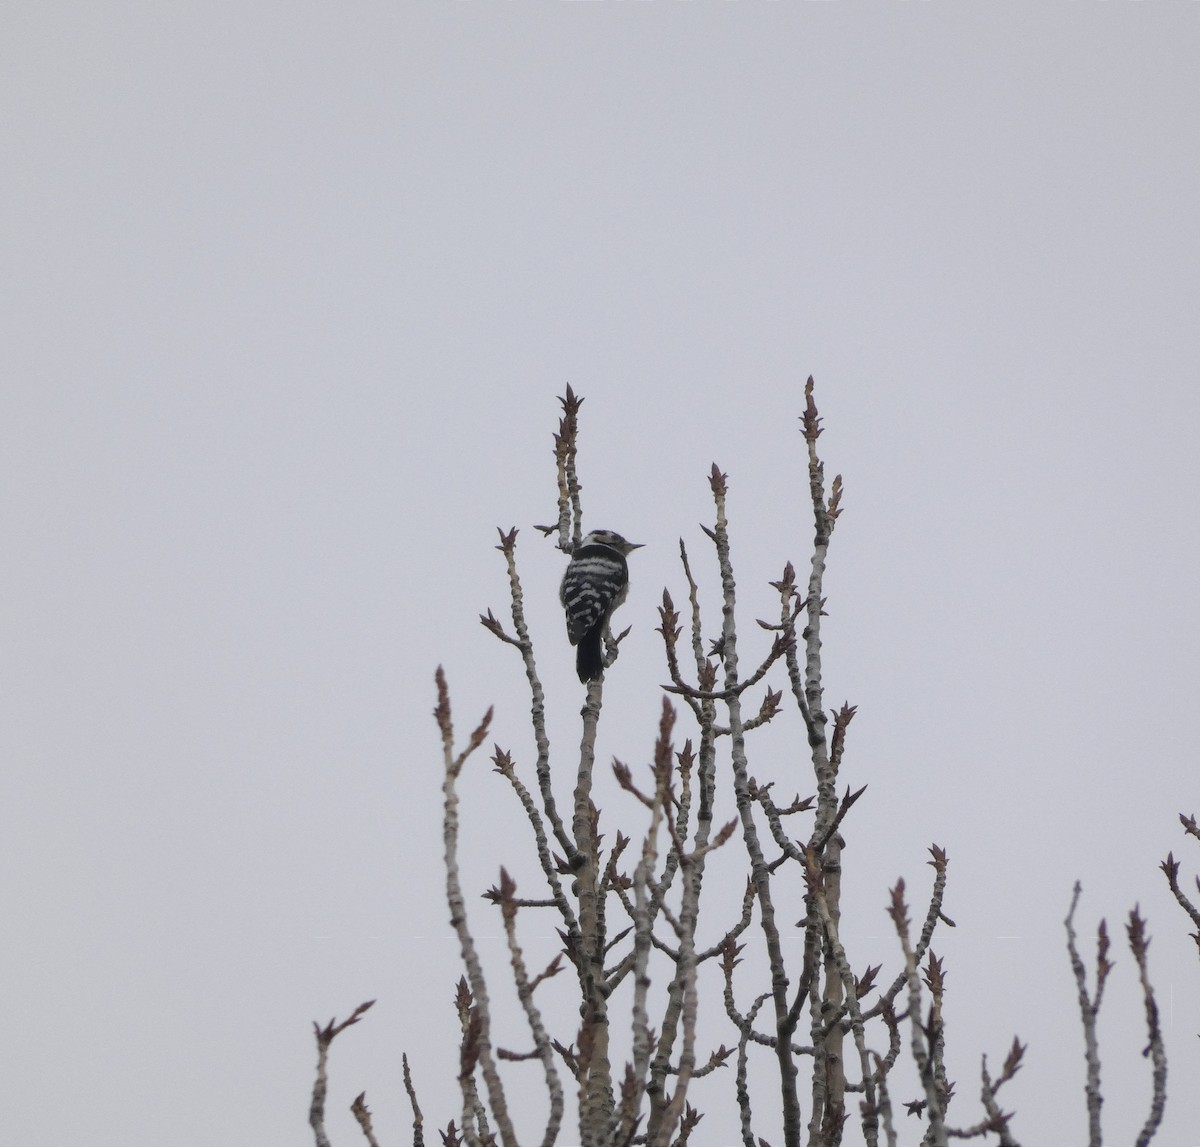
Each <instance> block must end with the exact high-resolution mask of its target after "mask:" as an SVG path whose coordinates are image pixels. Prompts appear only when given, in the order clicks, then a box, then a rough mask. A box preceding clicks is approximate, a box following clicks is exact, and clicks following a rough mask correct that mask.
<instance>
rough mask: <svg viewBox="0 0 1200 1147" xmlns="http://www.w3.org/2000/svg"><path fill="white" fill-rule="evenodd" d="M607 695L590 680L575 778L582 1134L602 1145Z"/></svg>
mask: <svg viewBox="0 0 1200 1147" xmlns="http://www.w3.org/2000/svg"><path fill="white" fill-rule="evenodd" d="M603 698H604V682H603V679H602V678H601V679H598V680H595V681H589V682H588V691H587V700H586V701H585V702H584V706H583V712H582V717H583V737H582V739H581V741H580V745H579V772H578V774H577V776H576V782H575V815H574V822H573V828H574V833H575V852H574V854H573V855H572V857H571V863H572V865H573V866H574V867H575V890H576V895H577V897H578V900H579V932H580V941H581V947H580V952H579V964H578V969H579V980H580V987H581V989H582V994H583V1003H582V1012H583V1029H582V1030H583V1032H584V1034H585V1035H586V1042H587V1045H588V1055H587V1057H586V1071H585V1078H584V1080H583V1081H582V1084H583V1097H582V1110H581V1111H580V1117H579V1118H580V1136H581V1138H582V1140H583V1147H597V1145H598V1144H599V1142H600V1139H601V1137H602V1135H603V1132H604V1130H605V1129H606V1128H607V1127H608V1124H609V1120H610V1119H611V1118H612V1113H613V1107H614V1099H613V1090H612V1066H611V1063H610V1062H609V1052H608V1047H609V1031H608V997H607V995H606V993H605V990H604V947H605V930H604V913H603V906H602V904H601V902H600V895H599V881H600V859H599V843H598V841H597V839H596V817H597V813H596V807H595V805H594V804H593V803H592V777H593V772H594V768H595V761H596V731H597V726H598V724H599V720H600V707H601V704H602V702H603Z"/></svg>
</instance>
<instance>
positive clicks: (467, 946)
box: [434, 665, 517, 1147]
mask: <svg viewBox="0 0 1200 1147" xmlns="http://www.w3.org/2000/svg"><path fill="white" fill-rule="evenodd" d="M436 680H437V690H438V703H437V708H436V709H434V717H435V718H436V720H437V723H438V728H439V730H440V731H441V734H442V755H443V763H444V767H445V780H444V781H443V783H442V796H443V814H442V842H443V845H444V847H445V864H446V900H447V903H448V904H449V907H450V924H451V927H453V928H454V931H455V933H456V934H457V936H458V944H459V950H460V951H461V953H462V960H463V963H464V964H465V965H466V968H467V977H468V979H469V980H470V984H471V993H472V995H473V996H474V1001H475V1002H474V1013H475V1015H474V1019H475V1024H476V1025H477V1026H476V1027H475V1033H476V1034H474V1038H472V1039H471V1040H470V1041H469V1042H470V1044H471V1045H472V1051H473V1058H474V1059H475V1060H476V1061H477V1062H478V1064H479V1066H480V1068H481V1070H482V1071H483V1080H484V1083H485V1085H486V1086H487V1092H488V1101H489V1103H490V1104H491V1108H492V1113H493V1115H494V1116H495V1118H496V1122H497V1124H498V1125H499V1128H500V1138H501V1141H502V1142H503V1144H504V1147H516V1142H517V1140H516V1136H515V1135H514V1133H513V1127H512V1122H511V1120H510V1119H509V1116H508V1104H507V1102H506V1100H505V1096H504V1088H503V1085H502V1084H501V1082H500V1075H499V1072H497V1070H496V1063H495V1060H494V1059H493V1057H492V1045H491V1014H490V1008H489V1005H488V994H487V982H486V981H485V980H484V976H483V966H482V964H481V963H480V961H479V953H478V952H477V951H476V949H475V941H474V938H473V937H472V936H471V932H470V929H469V927H468V925H467V908H466V903H465V902H464V900H463V894H462V884H461V881H460V880H459V875H458V793H457V791H456V788H455V785H456V782H457V780H458V776H459V773H460V772H462V767H463V764H464V763H465V762H466V759H467V757H469V756H470V755H471V754H472V753H473V752H474V751H475V750H476V749H478V748H479V746H480V745H481V744H483V740H484V738H485V737H486V736H487V731H488V727H489V725H490V724H491V720H492V710H491V709H488V711H487V713H486V714H485V715H484V718H483V720H482V721H481V722H480V723H479V725H478V727H477V728H476V729H475V731H474V732H473V733H472V734H471V739H470V741H469V742H468V743H467V747H466V748H465V749H463V751H462V752H461V753H459V754H458V755H457V756H456V755H455V753H454V725H453V723H452V721H451V717H450V691H449V689H448V688H447V686H446V675H445V673H443V672H442V668H441V666H440V665H439V666H438V670H437V675H436ZM464 1087H465V1080H464ZM466 1097H467V1096H466V1092H465V1091H464V1099H465V1098H466ZM468 1106H469V1105H468ZM464 1130H467V1128H466V1127H464Z"/></svg>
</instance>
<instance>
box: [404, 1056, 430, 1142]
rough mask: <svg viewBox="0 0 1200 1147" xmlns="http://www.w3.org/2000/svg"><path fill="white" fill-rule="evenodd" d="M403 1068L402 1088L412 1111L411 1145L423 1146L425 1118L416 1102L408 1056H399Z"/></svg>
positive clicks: (415, 1091)
mask: <svg viewBox="0 0 1200 1147" xmlns="http://www.w3.org/2000/svg"><path fill="white" fill-rule="evenodd" d="M400 1062H401V1065H402V1066H403V1068H404V1090H405V1091H406V1092H407V1093H408V1102H409V1106H410V1107H412V1113H413V1147H425V1130H424V1126H425V1119H424V1116H422V1114H421V1107H420V1104H418V1103H417V1089H416V1088H415V1087H414V1086H413V1081H412V1072H410V1071H409V1069H408V1056H407V1055H402V1056H401V1057H400Z"/></svg>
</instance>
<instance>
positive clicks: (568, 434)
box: [543, 384, 583, 554]
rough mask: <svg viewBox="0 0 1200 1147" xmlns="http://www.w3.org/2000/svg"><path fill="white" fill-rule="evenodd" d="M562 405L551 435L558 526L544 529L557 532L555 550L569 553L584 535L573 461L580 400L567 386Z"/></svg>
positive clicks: (575, 453)
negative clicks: (553, 433)
mask: <svg viewBox="0 0 1200 1147" xmlns="http://www.w3.org/2000/svg"><path fill="white" fill-rule="evenodd" d="M558 401H559V402H560V403H562V408H563V415H562V418H560V419H559V422H558V433H557V434H555V435H554V461H555V466H556V469H557V472H558V524H557V525H556V526H551V527H543V528H544V529H545V530H546V531H547V532H550V533H553V532H554V531H555V530H557V532H558V548H559V549H560V550H562V551H563V552H564V553H568V554H569V553H570V552H571V551H572V550H574V549H575V547H576V546H577V545H579V541H580V539H581V538H582V536H583V510H582V508H581V506H580V500H579V489H580V487H579V476H578V474H577V472H576V466H575V460H576V455H577V454H578V452H579V451H578V445H577V442H578V437H579V408H580V407H581V406H582V405H583V399H582V398H578V397H576V395H575V392H574V391H573V390H572V389H571V387H570V385H569V384H568V386H567V394H566V397H565V398H560V399H559V400H558Z"/></svg>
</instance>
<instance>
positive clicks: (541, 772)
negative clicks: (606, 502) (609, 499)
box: [480, 399, 583, 857]
mask: <svg viewBox="0 0 1200 1147" xmlns="http://www.w3.org/2000/svg"><path fill="white" fill-rule="evenodd" d="M579 401H580V402H582V401H583V400H582V399H580V400H579ZM572 473H574V471H573V470H572ZM497 532H498V533H499V534H500V544H499V545H498V546H497V547H496V549H498V550H499V551H500V552H501V553H502V554H503V555H504V560H505V563H506V565H507V567H508V586H509V594H510V597H511V599H512V619H513V628H514V629H515V630H516V634H517V636H516V639H515V640H514V639H512V638H510V637H508V636H507V635H506V634H505V633H504V632H503V631H502V630H501V629H500V628H499V623H498V622H497V621H496V620H495V619H494V618H493V617H492V615H491V613H490V612H489V613H488V615H487V616H486V617H482V618H480V620H481V621H482V622H483V624H484V627H485V628H487V629H489V630H490V631H491V632H492V633H495V634H496V635H497V636H498V637H500V639H501V640H506V641H508V643H509V644H512V645H515V646H516V647H517V648H518V649H519V650H520V652H521V660H522V662H523V664H524V666H525V680H526V681H527V682H528V683H529V693H530V699H531V700H530V711H529V717H530V723H531V724H532V726H533V739H534V744H535V745H536V746H537V779H538V788H539V790H540V792H541V794H542V807H543V808H544V809H545V810H546V817H547V819H548V820H549V821H550V827H551V830H552V831H553V833H554V838H555V840H557V841H558V843H559V846H560V847H561V848H562V849H563V850H564V851H565V852H566V854H567V856H568V857H569V856H570V855H571V852H572V851H573V850H574V847H575V845H574V842H573V841H572V840H571V838H570V836H569V835H568V833H567V831H566V829H565V828H564V827H563V822H562V817H560V816H559V813H558V805H557V804H556V803H555V800H554V789H553V786H552V785H551V783H550V738H549V736H548V735H547V733H546V694H545V692H544V690H543V689H542V682H541V679H540V678H539V677H538V671H537V663H536V662H535V660H534V656H533V641H532V639H531V638H530V636H529V626H528V624H527V623H526V620H525V597H524V593H523V591H522V589H521V578H520V576H519V574H518V573H517V531H516V528H515V527H514V528H513V529H512V530H510V531H509V532H508V533H505V532H504V531H503V530H498V531H497Z"/></svg>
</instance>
